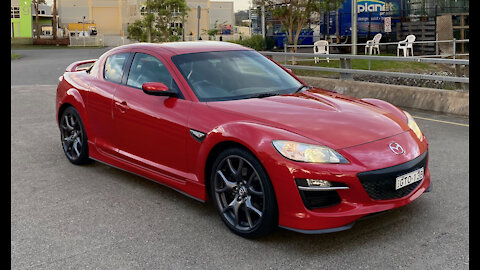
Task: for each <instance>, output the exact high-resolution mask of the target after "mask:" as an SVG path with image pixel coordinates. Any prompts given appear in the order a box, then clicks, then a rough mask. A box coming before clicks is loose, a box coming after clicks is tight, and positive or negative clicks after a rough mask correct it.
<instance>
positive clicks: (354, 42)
mask: <svg viewBox="0 0 480 270" xmlns="http://www.w3.org/2000/svg"><path fill="white" fill-rule="evenodd" d="M351 32H352V54H353V55H356V54H357V0H352V31H351Z"/></svg>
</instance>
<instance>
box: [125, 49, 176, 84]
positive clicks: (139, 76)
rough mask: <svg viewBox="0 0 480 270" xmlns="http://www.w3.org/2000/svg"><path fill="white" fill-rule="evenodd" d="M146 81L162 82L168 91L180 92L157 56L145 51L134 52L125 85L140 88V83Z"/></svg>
mask: <svg viewBox="0 0 480 270" xmlns="http://www.w3.org/2000/svg"><path fill="white" fill-rule="evenodd" d="M146 82H162V83H164V84H165V85H166V86H167V87H168V88H169V89H170V91H172V92H177V93H179V92H180V91H179V90H178V86H177V84H176V83H175V81H174V80H173V78H172V75H170V72H168V70H167V68H166V67H165V65H164V64H163V63H162V62H161V61H160V60H158V58H156V57H154V56H152V55H149V54H145V53H136V54H135V58H133V62H132V66H131V67H130V73H129V74H128V79H127V85H129V86H132V87H136V88H142V84H144V83H146Z"/></svg>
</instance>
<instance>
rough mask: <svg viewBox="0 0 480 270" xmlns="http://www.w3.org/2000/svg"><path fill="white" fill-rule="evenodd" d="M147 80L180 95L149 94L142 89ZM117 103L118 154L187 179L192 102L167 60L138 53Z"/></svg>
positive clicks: (115, 116)
mask: <svg viewBox="0 0 480 270" xmlns="http://www.w3.org/2000/svg"><path fill="white" fill-rule="evenodd" d="M146 82H162V83H164V84H165V85H167V86H168V87H169V89H170V91H174V92H176V93H177V97H168V96H154V95H148V94H146V93H145V92H143V90H142V84H143V83H146ZM113 103H114V104H113V118H114V126H115V133H116V136H115V146H116V147H117V148H118V155H119V156H120V157H121V158H122V159H124V160H127V161H130V162H134V163H135V164H137V165H140V166H142V167H144V168H146V169H149V170H153V171H155V172H157V173H160V174H163V175H168V176H170V177H174V178H183V177H181V175H182V172H184V171H185V168H186V155H185V154H186V139H187V136H188V134H189V132H188V129H187V120H188V113H189V109H190V104H191V101H189V100H185V99H184V97H183V94H182V92H181V91H180V89H179V87H178V84H177V82H176V81H175V79H174V78H173V77H172V75H171V72H170V71H169V70H168V68H167V66H166V65H165V63H164V61H163V59H162V60H161V59H159V56H158V55H157V56H154V55H152V54H150V53H148V51H147V52H136V53H135V54H134V56H133V60H132V61H131V65H130V69H129V73H128V76H127V77H126V80H125V84H123V85H122V86H119V87H117V89H116V91H115V94H114V98H113Z"/></svg>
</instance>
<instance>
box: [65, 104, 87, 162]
mask: <svg viewBox="0 0 480 270" xmlns="http://www.w3.org/2000/svg"><path fill="white" fill-rule="evenodd" d="M59 128H60V139H61V142H62V148H63V152H64V154H65V156H66V157H67V159H68V160H69V161H70V162H71V163H73V164H75V165H81V164H86V163H89V162H91V160H90V158H89V157H88V140H87V133H86V132H85V128H84V126H83V123H82V119H81V118H80V115H79V114H78V112H77V110H76V109H75V108H74V107H68V108H66V109H65V110H64V111H63V113H62V115H61V116H60V119H59Z"/></svg>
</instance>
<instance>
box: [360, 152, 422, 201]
mask: <svg viewBox="0 0 480 270" xmlns="http://www.w3.org/2000/svg"><path fill="white" fill-rule="evenodd" d="M427 160H428V152H427V151H425V152H424V153H423V154H421V155H420V156H419V157H417V158H415V159H413V160H411V161H409V162H406V163H403V164H400V165H396V166H392V167H388V168H385V169H380V170H374V171H368V172H361V173H358V174H357V177H358V179H359V180H360V183H361V184H362V186H363V188H364V189H365V191H366V192H367V194H368V196H370V198H372V199H374V200H390V199H398V198H402V197H405V196H407V195H408V194H410V193H411V192H412V191H413V190H414V189H415V188H416V187H418V185H420V183H421V182H422V181H423V180H422V181H418V182H415V183H413V184H410V185H408V186H405V187H403V188H400V189H398V190H395V182H396V178H397V177H398V176H400V175H403V174H406V173H409V172H412V171H415V170H416V169H419V168H421V167H425V166H426V165H427ZM425 172H426V170H425Z"/></svg>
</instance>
